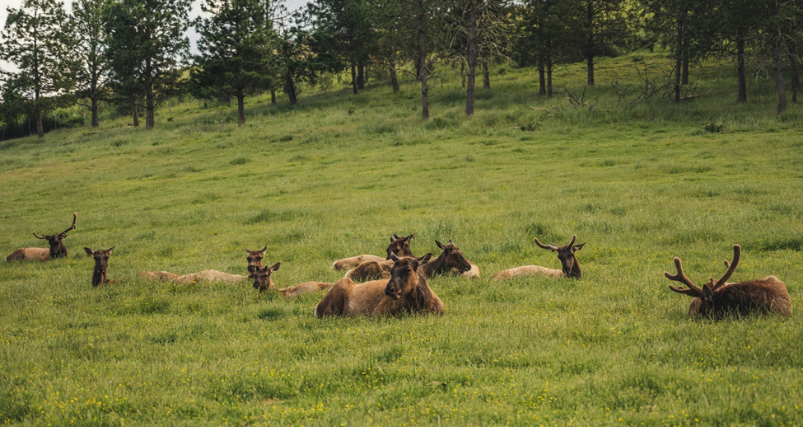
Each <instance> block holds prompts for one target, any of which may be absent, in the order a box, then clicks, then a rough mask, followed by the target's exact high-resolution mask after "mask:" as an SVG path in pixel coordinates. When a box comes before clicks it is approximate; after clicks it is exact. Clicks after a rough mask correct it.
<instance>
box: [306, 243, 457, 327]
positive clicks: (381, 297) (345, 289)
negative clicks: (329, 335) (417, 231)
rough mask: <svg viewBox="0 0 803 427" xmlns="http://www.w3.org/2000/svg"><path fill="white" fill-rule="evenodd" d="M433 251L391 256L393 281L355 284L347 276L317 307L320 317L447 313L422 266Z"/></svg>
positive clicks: (317, 314) (316, 311)
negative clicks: (409, 255) (418, 254)
mask: <svg viewBox="0 0 803 427" xmlns="http://www.w3.org/2000/svg"><path fill="white" fill-rule="evenodd" d="M431 257H432V254H426V255H424V256H423V257H421V258H416V257H407V256H404V257H401V258H400V257H397V256H396V255H395V254H392V255H391V259H392V260H393V263H394V264H393V268H392V269H391V275H390V279H389V280H374V281H371V282H365V283H362V284H359V285H357V284H355V283H354V282H353V281H351V279H349V278H348V277H344V278H342V279H340V280H338V281H337V283H335V284H334V286H332V288H331V289H329V292H328V293H327V294H326V296H324V297H323V299H322V300H321V302H319V303H318V305H317V306H316V307H315V315H316V316H317V317H325V316H352V317H354V316H359V315H363V316H393V315H398V314H403V313H423V314H428V313H433V314H437V315H442V314H443V311H444V309H443V302H442V301H441V299H440V298H438V296H437V295H435V292H433V291H432V289H431V288H430V287H429V284H428V283H427V279H426V277H424V275H423V274H422V273H421V269H420V268H419V267H421V266H423V265H424V264H426V263H427V261H429V259H430V258H431Z"/></svg>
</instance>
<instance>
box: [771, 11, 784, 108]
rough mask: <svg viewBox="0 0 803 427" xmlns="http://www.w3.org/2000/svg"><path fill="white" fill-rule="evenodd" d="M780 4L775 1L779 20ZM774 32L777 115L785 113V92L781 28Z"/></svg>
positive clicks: (776, 15) (776, 14)
mask: <svg viewBox="0 0 803 427" xmlns="http://www.w3.org/2000/svg"><path fill="white" fill-rule="evenodd" d="M780 13H781V10H780V3H779V0H775V17H776V19H777V20H780ZM776 25H778V27H777V29H776V31H775V52H774V53H775V90H776V91H777V92H778V114H781V113H783V112H785V111H786V90H785V89H784V87H783V69H782V68H781V26H780V24H776Z"/></svg>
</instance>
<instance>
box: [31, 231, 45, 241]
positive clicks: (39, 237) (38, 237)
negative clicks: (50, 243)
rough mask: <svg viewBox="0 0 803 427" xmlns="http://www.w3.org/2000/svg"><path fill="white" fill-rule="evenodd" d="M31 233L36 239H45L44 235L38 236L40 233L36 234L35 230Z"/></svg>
mask: <svg viewBox="0 0 803 427" xmlns="http://www.w3.org/2000/svg"><path fill="white" fill-rule="evenodd" d="M33 235H34V236H35V237H36V238H37V239H42V240H45V239H46V238H45V237H42V236H40V235H38V234H36V232H35V231H34V232H33Z"/></svg>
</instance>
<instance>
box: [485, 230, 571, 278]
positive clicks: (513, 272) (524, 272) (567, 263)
mask: <svg viewBox="0 0 803 427" xmlns="http://www.w3.org/2000/svg"><path fill="white" fill-rule="evenodd" d="M575 240H577V235H576V234H575V235H572V240H571V242H569V244H568V245H566V246H561V247H557V246H555V245H545V244H543V243H541V242H539V241H538V238H536V239H535V244H536V245H538V247H539V248H541V249H547V250H550V251H552V252H557V253H558V259H559V260H560V264H561V267H562V269H561V270H555V269H554V268H547V267H541V266H540V265H525V266H523V267H516V268H511V269H508V270H502V271H500V272H498V273H496V274H494V275H493V276H491V279H493V280H503V279H510V278H513V277H521V276H532V275H536V274H543V275H544V276H547V277H571V278H577V279H579V278H581V277H583V271H582V270H580V263H579V262H577V257H576V256H574V253H575V252H577V251H579V250H580V249H583V246H585V243H581V244H579V245H575V244H574V242H575Z"/></svg>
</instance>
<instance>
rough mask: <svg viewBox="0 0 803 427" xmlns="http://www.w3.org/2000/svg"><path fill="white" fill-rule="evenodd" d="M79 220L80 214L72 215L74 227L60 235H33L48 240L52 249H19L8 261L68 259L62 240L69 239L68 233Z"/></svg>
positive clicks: (74, 213) (68, 228)
mask: <svg viewBox="0 0 803 427" xmlns="http://www.w3.org/2000/svg"><path fill="white" fill-rule="evenodd" d="M76 219H78V212H73V214H72V225H70V226H69V227H67V229H66V230H64V231H62V232H61V233H58V234H46V235H44V236H40V235H38V234H36V233H35V232H34V233H33V235H34V236H35V237H36V238H37V239H42V240H47V243H49V244H50V248H49V249H47V248H19V249H17V250H15V251H14V252H12V253H11V255H9V256H7V257H6V261H28V260H37V259H38V260H39V261H47V260H51V259H55V258H60V257H64V258H67V247H66V246H64V243H63V242H62V240H64V239H66V238H67V232H68V231H70V230H74V229H75V220H76Z"/></svg>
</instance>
